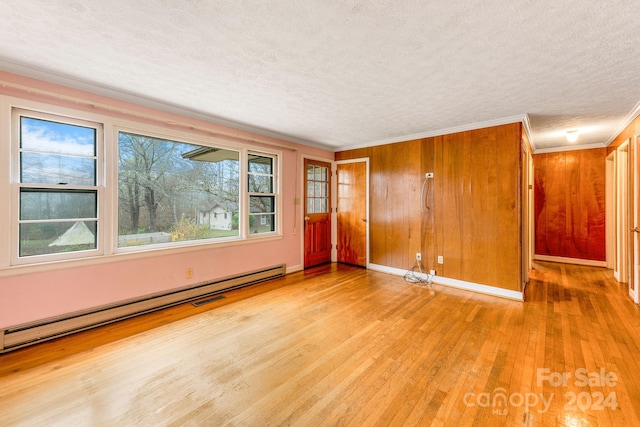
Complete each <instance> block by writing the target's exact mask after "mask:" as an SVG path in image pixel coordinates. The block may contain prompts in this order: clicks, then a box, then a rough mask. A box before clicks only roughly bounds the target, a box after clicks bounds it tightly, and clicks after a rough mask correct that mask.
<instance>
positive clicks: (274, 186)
mask: <svg viewBox="0 0 640 427" xmlns="http://www.w3.org/2000/svg"><path fill="white" fill-rule="evenodd" d="M252 155H253V156H260V157H266V158H270V159H271V161H272V165H271V172H272V173H270V174H262V173H252V172H250V171H249V156H252ZM280 160H281V157H277V156H275V155H272V154H268V153H266V152H264V151H257V150H248V152H247V156H246V158H245V166H246V174H245V175H246V179H245V180H244V181H245V185H246V186H247V188H246V191H245V193H246V195H247V196H246V203H247V208H246V215H244V216H245V218H246V223H247V224H246V233H247V236H248V238H249V239H255V238H260V237H264V236H269V235H273V234H279V233H280V230H281V229H282V221H281V218H280V217H281V216H282V215H281V214H280V212H281V197H279V194H280V179H279V177H280V174H281V173H280V163H281V161H280ZM250 175H255V176H270V177H271V178H272V181H271V193H259V192H251V191H249V176H250ZM251 197H273V214H271V213H270V212H256V213H252V212H251V206H250V200H251ZM267 215H269V216H273V230H272V231H266V232H263V233H251V231H250V224H251V222H250V217H252V216H253V217H258V216H267ZM256 220H257V221H260V220H259V219H258V218H256Z"/></svg>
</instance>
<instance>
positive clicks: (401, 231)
mask: <svg viewBox="0 0 640 427" xmlns="http://www.w3.org/2000/svg"><path fill="white" fill-rule="evenodd" d="M420 145H421V144H420V141H419V140H415V141H408V142H402V143H398V144H388V145H384V146H381V147H379V148H378V150H380V151H381V153H380V155H379V156H376V157H377V158H378V159H379V162H381V163H382V168H381V170H382V171H383V172H382V174H383V176H384V185H385V188H386V191H385V194H384V199H383V200H382V201H381V202H382V203H380V204H378V205H377V206H378V209H381V210H385V211H386V216H385V220H386V221H385V228H384V233H385V235H384V241H385V242H386V254H385V258H386V264H384V265H387V266H390V267H395V268H407V269H408V268H410V267H411V265H413V262H414V260H415V254H416V252H418V251H419V250H420V240H421V233H420V225H421V220H420V185H421V184H422V180H421V179H420V176H421V175H422V174H421V159H420V157H421V156H420V154H421V146H420Z"/></svg>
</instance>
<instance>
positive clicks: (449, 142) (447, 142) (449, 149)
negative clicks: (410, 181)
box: [438, 133, 466, 279]
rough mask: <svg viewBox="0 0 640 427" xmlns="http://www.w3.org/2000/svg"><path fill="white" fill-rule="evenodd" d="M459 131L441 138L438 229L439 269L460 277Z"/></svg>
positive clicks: (461, 194) (461, 149)
mask: <svg viewBox="0 0 640 427" xmlns="http://www.w3.org/2000/svg"><path fill="white" fill-rule="evenodd" d="M460 138H461V134H459V133H458V134H451V135H444V136H443V137H442V166H443V169H442V173H443V180H442V184H443V186H442V188H441V192H442V211H443V216H442V222H440V223H438V227H441V228H442V232H443V235H442V247H441V252H442V253H441V254H440V255H442V256H443V257H444V259H443V261H444V264H443V265H442V266H441V268H442V269H443V271H444V274H445V275H446V277H449V278H453V279H462V278H463V276H462V251H463V242H464V236H463V231H464V215H463V212H464V209H465V208H466V207H465V206H464V193H465V188H464V181H463V168H464V154H465V153H464V146H463V144H461V143H459V141H460Z"/></svg>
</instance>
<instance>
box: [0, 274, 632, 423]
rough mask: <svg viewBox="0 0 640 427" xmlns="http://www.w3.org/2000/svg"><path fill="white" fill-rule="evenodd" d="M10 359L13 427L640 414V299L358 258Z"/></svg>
mask: <svg viewBox="0 0 640 427" xmlns="http://www.w3.org/2000/svg"><path fill="white" fill-rule="evenodd" d="M226 296H227V297H226V298H225V299H223V300H219V301H215V302H212V303H210V304H206V305H203V306H200V307H193V306H192V305H191V304H183V305H180V306H177V307H173V308H170V309H166V310H162V311H159V312H156V313H151V314H148V315H144V316H140V317H137V318H134V319H129V320H125V321H122V322H119V323H115V324H112V325H109V326H105V327H101V328H97V329H94V330H91V331H87V332H83V333H79V334H75V335H72V336H69V337H65V338H61V339H57V340H55V341H51V342H47V343H42V344H39V345H36V346H32V347H28V348H24V349H21V350H16V351H13V352H9V353H6V354H3V355H0V420H1V424H2V425H3V426H13V425H49V426H50V425H74V426H78V425H94V426H102V425H104V426H111V425H143V426H146V425H148V426H160V425H215V426H220V425H237V426H247V425H253V426H257V425H261V426H266V425H273V426H275V425H299V426H319V425H327V426H328V425H332V426H333V425H353V426H366V425H367V426H368V425H371V426H375V425H379V426H388V425H398V426H400V425H402V426H412V425H416V426H417V425H420V426H425V425H456V426H458V425H491V426H497V425H505V426H513V425H566V426H582V425H611V426H619V425H627V426H633V425H640V375H638V372H640V345H639V343H640V307H638V306H636V305H634V304H633V303H632V302H631V301H630V299H629V298H628V296H627V295H626V285H622V284H619V283H617V282H615V280H613V278H612V277H611V273H610V272H609V271H607V270H605V269H600V268H592V267H581V266H570V265H563V264H553V263H536V264H535V269H534V270H533V271H532V281H531V283H530V284H529V286H528V288H527V301H526V302H525V303H522V302H517V301H510V300H506V299H501V298H496V297H492V296H485V295H480V294H475V293H470V292H467V291H463V290H458V289H453V288H447V287H444V286H440V285H437V284H435V285H434V286H433V290H430V289H428V288H425V287H420V286H417V285H414V284H410V283H407V282H405V281H404V280H403V279H402V277H397V276H392V275H388V274H384V273H377V272H371V271H367V270H364V269H360V268H355V267H350V266H345V265H336V264H332V265H326V266H321V267H317V268H314V269H311V270H307V271H305V272H300V273H295V274H291V275H289V276H286V277H284V278H281V279H276V280H272V281H269V282H265V283H261V284H257V285H253V286H251V287H248V288H244V289H239V290H236V291H231V292H228V293H227V294H226Z"/></svg>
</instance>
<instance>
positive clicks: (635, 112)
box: [604, 101, 640, 147]
mask: <svg viewBox="0 0 640 427" xmlns="http://www.w3.org/2000/svg"><path fill="white" fill-rule="evenodd" d="M639 115H640V101H638V103H637V104H636V106H635V107H633V108H632V109H631V111H629V114H627V115H626V116H625V118H624V119H623V120H622V122H620V124H619V125H618V127H617V128H616V130H615V131H614V132H613V135H611V136H610V137H609V139H607V140H606V141H605V143H604V146H605V147H608V146H609V144H611V143H612V142H613V141H615V139H616V138H617V137H618V136H619V135H620V134H621V133H622V132H623V131H624V130H625V129H626V128H627V127H628V126H629V125H630V124H631V123H632V122H633V121H634V120H635V119H636V117H638V116H639Z"/></svg>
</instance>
